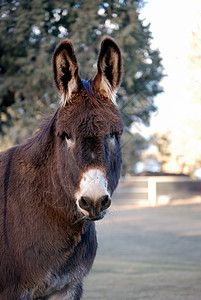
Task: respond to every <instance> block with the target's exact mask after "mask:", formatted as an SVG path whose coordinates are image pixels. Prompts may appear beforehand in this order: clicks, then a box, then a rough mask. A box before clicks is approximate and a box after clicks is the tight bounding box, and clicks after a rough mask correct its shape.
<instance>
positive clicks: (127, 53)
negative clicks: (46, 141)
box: [0, 0, 163, 168]
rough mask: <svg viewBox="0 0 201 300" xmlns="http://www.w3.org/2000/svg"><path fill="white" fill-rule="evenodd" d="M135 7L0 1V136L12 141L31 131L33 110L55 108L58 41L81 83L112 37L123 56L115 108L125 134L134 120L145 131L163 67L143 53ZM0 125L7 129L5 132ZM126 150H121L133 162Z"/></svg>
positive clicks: (144, 29) (146, 41)
mask: <svg viewBox="0 0 201 300" xmlns="http://www.w3.org/2000/svg"><path fill="white" fill-rule="evenodd" d="M143 5H144V1H142V0H135V1H132V0H123V1H122V0H106V1H103V0H99V1H91V0H85V1H78V0H68V1H58V0H54V1H53V0H49V1H45V0H43V1H41V0H40V1H39V0H23V1H22V0H13V1H9V0H1V1H0V20H1V22H0V31H1V36H0V134H1V135H2V136H5V137H6V138H7V139H8V140H9V141H10V140H11V141H12V143H18V142H20V141H21V140H22V139H24V138H25V137H27V136H28V135H30V134H31V133H32V131H33V128H36V127H37V126H38V122H39V120H40V119H41V113H39V111H40V112H42V113H49V112H51V110H52V109H55V103H57V99H58V95H57V92H56V89H55V88H54V86H53V80H52V75H51V72H52V71H51V56H52V53H53V51H54V48H55V46H56V45H57V44H58V42H59V41H60V40H62V39H64V38H69V39H70V40H71V41H72V43H73V44H74V47H75V52H76V55H77V60H78V62H79V64H80V71H81V75H82V77H83V76H84V77H85V78H84V79H89V78H91V77H93V76H94V75H95V73H96V64H95V61H96V59H97V54H98V49H99V46H100V41H101V40H102V37H103V36H105V35H110V36H112V37H113V38H115V40H116V42H117V43H118V45H119V47H120V48H121V50H122V54H123V61H124V76H123V82H122V85H121V88H120V89H119V95H118V104H119V106H120V110H121V113H122V117H123V119H124V123H125V129H126V131H128V132H129V131H130V128H131V124H132V122H134V121H141V122H144V123H145V124H147V125H148V124H149V118H150V115H151V113H152V112H154V111H155V110H156V108H155V106H154V103H153V98H154V97H155V96H156V95H157V94H158V93H160V92H161V91H162V90H161V87H160V85H159V82H160V79H161V78H162V77H163V68H162V65H161V58H160V56H159V52H158V51H156V50H152V49H151V47H150V42H151V32H150V30H149V26H144V25H143V22H142V21H141V20H140V19H139V9H140V8H141V7H142V6H143ZM93 70H94V72H92V71H93ZM13 125H15V126H13ZM8 126H12V127H11V128H9V130H8ZM127 137H128V138H129V140H130V139H132V142H131V141H129V143H127V142H126V143H125V144H126V145H127V146H125V147H128V145H133V144H135V141H136V137H133V136H132V135H130V134H127ZM125 138H126V137H124V139H125ZM141 139H142V138H141ZM137 140H138V139H137ZM135 145H136V144H135ZM0 146H2V145H0ZM132 147H133V146H129V147H128V148H129V149H130V156H131V157H133V161H135V159H134V158H135V153H136V152H135V151H134V150H133V148H132ZM131 148H132V149H131ZM135 148H136V147H135ZM135 148H134V149H135ZM142 148H143V147H142ZM129 149H127V150H126V152H127V153H128V152H129ZM136 157H138V156H136ZM130 164H131V162H129V165H130ZM125 168H126V167H125Z"/></svg>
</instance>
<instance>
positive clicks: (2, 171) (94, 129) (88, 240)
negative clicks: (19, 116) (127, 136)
mask: <svg viewBox="0 0 201 300" xmlns="http://www.w3.org/2000/svg"><path fill="white" fill-rule="evenodd" d="M53 70H54V77H55V81H56V85H57V87H58V89H59V91H60V93H61V96H62V102H61V106H60V107H59V108H58V110H57V111H56V112H55V114H54V115H53V116H51V117H49V118H48V119H47V120H46V123H45V124H44V125H43V126H42V127H41V129H40V130H39V131H38V133H37V134H36V135H35V136H34V137H32V138H30V139H28V140H27V141H25V143H24V144H22V145H18V146H16V147H13V148H11V149H9V150H7V151H5V152H2V153H1V154H0V299H1V300H17V299H23V300H25V299H26V300H28V299H49V300H51V299H52V300H53V299H74V300H75V299H81V295H82V280H83V277H84V276H85V275H86V274H87V273H88V272H89V270H90V268H91V266H92V263H93V260H94V257H95V254H96V248H97V241H96V233H95V225H94V222H93V221H90V220H86V219H85V218H84V217H83V215H82V213H81V212H80V211H79V210H78V207H77V205H76V200H75V193H76V191H77V190H78V189H79V184H80V180H81V178H82V174H83V172H85V171H86V170H88V169H90V168H92V167H95V168H98V169H101V170H102V171H103V173H104V174H105V176H106V178H107V181H108V190H109V191H110V194H112V193H113V191H114V189H115V188H116V186H117V183H118V180H119V176H120V166H121V148H120V135H121V133H122V130H123V125H122V121H121V118H120V115H119V112H118V109H117V108H116V106H115V105H114V104H113V102H112V99H111V98H112V97H113V96H114V93H115V90H116V89H117V87H118V85H119V83H120V78H121V55H120V51H119V48H118V47H117V45H116V44H115V43H114V41H113V40H111V39H110V38H105V39H104V40H103V42H102V46H101V50H100V55H99V60H98V72H97V74H96V76H95V79H94V80H93V81H92V82H85V81H83V82H82V81H81V79H80V77H79V74H78V67H77V62H76V58H75V54H74V50H73V47H72V45H71V43H70V42H69V41H63V42H62V43H61V44H60V45H59V46H58V47H57V48H56V51H55V53H54V56H53ZM108 90H109V91H110V92H109V94H108ZM110 139H112V143H111V142H110ZM69 145H70V146H69ZM92 152H93V155H91V153H92Z"/></svg>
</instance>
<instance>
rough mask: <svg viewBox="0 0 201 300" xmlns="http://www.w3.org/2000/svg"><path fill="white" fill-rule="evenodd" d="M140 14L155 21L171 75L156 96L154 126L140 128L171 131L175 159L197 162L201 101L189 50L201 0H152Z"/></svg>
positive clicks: (155, 31) (200, 143)
mask: <svg viewBox="0 0 201 300" xmlns="http://www.w3.org/2000/svg"><path fill="white" fill-rule="evenodd" d="M140 18H141V19H143V20H144V22H145V24H147V23H150V24H151V25H150V31H151V32H152V35H153V40H152V45H151V47H153V48H154V49H159V51H160V53H161V57H162V59H163V60H162V64H163V66H164V73H165V74H166V75H167V76H166V77H165V78H164V79H163V80H162V82H161V84H162V86H163V88H164V93H162V94H160V95H158V96H157V97H156V98H155V104H156V106H157V107H158V112H157V113H155V114H154V115H153V116H152V118H151V126H150V127H149V128H145V127H144V126H142V127H141V128H140V131H141V133H142V134H143V135H144V136H149V135H150V134H154V133H156V132H158V133H160V134H162V133H165V132H170V133H171V141H172V143H171V147H172V148H171V151H172V153H173V154H172V157H173V158H174V160H176V157H178V156H179V155H180V154H181V156H183V157H184V160H185V161H186V162H187V163H189V164H193V163H194V161H195V160H196V159H198V158H199V157H200V156H199V155H200V153H201V151H200V150H201V131H198V130H197V127H198V124H200V125H199V126H200V128H201V118H200V115H201V101H200V103H199V101H197V102H196V101H195V102H194V103H193V99H192V90H191V86H190V84H192V82H193V81H192V72H191V71H190V69H189V54H190V53H191V51H192V50H191V44H192V32H193V31H194V30H196V26H198V24H200V25H201V23H199V22H200V21H199V20H201V1H200V0H191V1H190V2H189V1H184V0H168V1H167V0H166V1H165V0H163V1H161V0H148V1H147V4H146V5H145V7H144V8H143V9H142V10H141V13H140ZM200 78H201V77H200ZM198 84H201V80H200V81H199V80H198ZM189 124H192V128H191V127H190V126H191V125H190V126H189ZM193 126H194V128H195V130H194V136H192V132H193V131H192V130H193ZM198 149H199V151H198ZM174 156H175V157H174ZM172 161H173V160H172ZM174 169H175V166H173V165H172V166H171V164H170V167H169V170H167V171H174ZM177 171H178V170H177Z"/></svg>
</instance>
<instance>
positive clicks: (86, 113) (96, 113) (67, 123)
mask: <svg viewBox="0 0 201 300" xmlns="http://www.w3.org/2000/svg"><path fill="white" fill-rule="evenodd" d="M89 84H90V83H88V85H89ZM58 125H59V127H60V130H64V131H65V129H66V128H67V129H70V130H71V131H74V132H76V131H79V132H80V133H83V134H86V135H97V134H101V133H103V132H104V131H105V133H106V132H107V131H111V130H113V131H119V132H121V131H122V128H123V124H122V120H121V117H120V114H119V111H118V109H117V108H116V107H115V105H114V104H113V103H112V101H110V100H109V99H105V98H101V97H100V96H99V95H96V94H95V93H93V94H91V93H90V91H89V89H88V88H86V85H85V84H84V86H83V87H82V88H81V90H80V91H78V92H76V93H74V95H73V97H72V101H71V102H70V103H68V104H67V105H66V106H65V107H62V108H61V109H60V113H59V116H58Z"/></svg>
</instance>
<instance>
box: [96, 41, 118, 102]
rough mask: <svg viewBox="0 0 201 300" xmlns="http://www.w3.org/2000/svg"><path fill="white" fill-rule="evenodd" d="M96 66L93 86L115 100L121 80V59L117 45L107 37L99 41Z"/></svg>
mask: <svg viewBox="0 0 201 300" xmlns="http://www.w3.org/2000/svg"><path fill="white" fill-rule="evenodd" d="M97 67H98V70H97V73H96V76H95V77H94V80H93V87H94V88H95V89H97V90H99V91H100V92H101V93H102V94H103V95H104V96H107V97H108V98H110V99H111V100H113V101H114V102H115V97H116V92H117V89H118V86H119V85H120V82H121V75H122V59H121V52H120V49H119V47H118V46H117V44H116V43H115V42H114V41H113V40H112V39H111V38H109V37H106V38H105V39H104V40H103V41H102V43H101V49H100V53H99V57H98V65H97Z"/></svg>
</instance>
